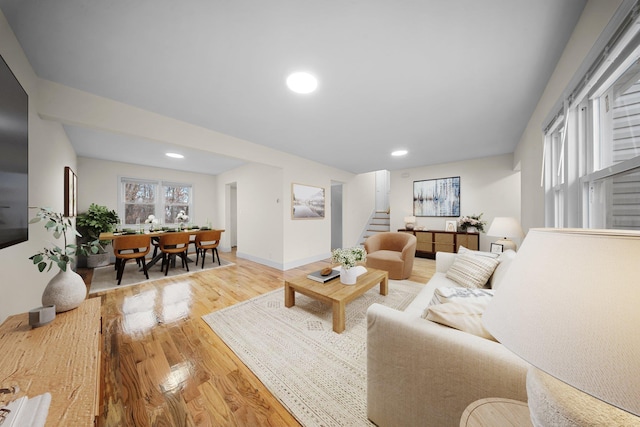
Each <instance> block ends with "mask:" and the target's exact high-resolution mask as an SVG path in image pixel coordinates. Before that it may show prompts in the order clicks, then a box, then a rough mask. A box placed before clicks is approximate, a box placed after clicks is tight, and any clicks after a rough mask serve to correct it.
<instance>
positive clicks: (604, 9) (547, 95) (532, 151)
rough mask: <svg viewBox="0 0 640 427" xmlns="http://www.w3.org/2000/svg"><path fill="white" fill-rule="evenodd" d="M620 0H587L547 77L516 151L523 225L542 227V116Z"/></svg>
mask: <svg viewBox="0 0 640 427" xmlns="http://www.w3.org/2000/svg"><path fill="white" fill-rule="evenodd" d="M621 3H622V0H608V1H598V0H590V1H589V2H588V3H587V5H586V6H585V8H584V10H583V12H582V16H581V17H580V20H579V21H578V24H577V25H576V28H575V29H574V31H573V34H572V35H571V38H570V39H569V42H568V43H567V46H566V47H565V50H564V52H563V54H562V57H561V58H560V61H558V65H557V66H556V69H555V71H554V72H553V74H552V75H551V78H550V79H549V83H548V84H547V87H546V88H545V90H544V92H543V94H542V96H541V97H540V101H539V102H538V105H537V106H536V109H535V111H534V113H533V115H532V116H531V119H530V120H529V123H528V125H527V128H526V129H525V131H524V133H523V134H522V138H521V139H520V142H519V144H518V147H517V148H516V151H515V160H516V162H519V163H520V165H521V170H522V191H521V192H522V226H523V228H524V230H525V233H526V231H527V230H528V229H529V228H532V227H544V225H545V223H544V190H543V188H542V187H541V186H540V174H541V168H542V147H543V138H544V135H543V132H542V126H543V121H544V119H545V117H546V116H547V115H548V114H549V113H551V109H552V108H553V106H554V104H555V103H556V101H557V100H558V99H559V97H560V95H561V94H562V92H563V91H564V89H565V88H566V87H567V85H568V84H569V81H570V80H571V78H572V77H573V75H574V74H575V73H576V71H577V70H578V68H579V67H580V65H581V64H582V62H583V61H584V59H585V57H586V56H587V54H588V53H589V50H590V49H591V48H592V46H593V45H594V43H595V42H596V40H597V39H598V36H599V35H600V34H601V33H602V31H603V30H604V28H605V26H606V25H607V23H608V22H609V20H610V19H611V17H612V16H613V14H614V13H615V11H616V9H618V7H619V6H620V4H621Z"/></svg>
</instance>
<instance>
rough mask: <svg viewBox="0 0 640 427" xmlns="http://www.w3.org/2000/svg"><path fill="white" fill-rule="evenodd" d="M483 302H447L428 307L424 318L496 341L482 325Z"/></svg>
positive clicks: (484, 305)
mask: <svg viewBox="0 0 640 427" xmlns="http://www.w3.org/2000/svg"><path fill="white" fill-rule="evenodd" d="M486 307H487V304H485V303H478V302H475V303H458V302H448V303H445V304H437V305H433V306H431V307H429V309H428V310H427V315H426V319H427V320H430V321H432V322H436V323H440V324H441V325H445V326H449V327H451V328H455V329H458V330H460V331H463V332H467V333H470V334H473V335H477V336H479V337H482V338H486V339H490V340H493V341H496V339H495V338H494V337H493V336H492V335H491V334H490V333H489V331H487V330H486V329H485V328H484V326H483V325H482V314H483V313H484V310H485V308H486Z"/></svg>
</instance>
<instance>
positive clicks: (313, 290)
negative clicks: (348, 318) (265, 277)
mask: <svg viewBox="0 0 640 427" xmlns="http://www.w3.org/2000/svg"><path fill="white" fill-rule="evenodd" d="M378 283H379V284H380V294H381V295H387V292H388V291H389V273H387V272H386V271H382V270H376V269H374V268H367V272H366V273H364V274H362V275H360V276H358V281H357V282H356V284H355V285H343V284H342V283H340V278H339V277H338V278H335V279H333V280H330V281H329V282H327V283H320V282H316V281H315V280H311V279H307V276H306V275H304V276H300V277H296V278H294V279H291V280H287V281H285V282H284V305H285V306H286V307H293V306H294V305H295V304H296V292H298V293H301V294H303V295H306V296H308V297H309V298H313V299H316V300H318V301H322V302H325V303H327V304H331V307H332V308H333V330H334V331H335V332H337V333H341V332H342V331H344V324H345V306H346V305H347V303H349V302H351V301H353V300H354V299H356V298H358V297H359V296H360V295H362V294H364V293H365V292H367V291H368V290H369V289H371V288H373V287H374V286H376V285H377V284H378Z"/></svg>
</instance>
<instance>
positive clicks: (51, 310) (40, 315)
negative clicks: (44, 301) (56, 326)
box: [29, 305, 56, 328]
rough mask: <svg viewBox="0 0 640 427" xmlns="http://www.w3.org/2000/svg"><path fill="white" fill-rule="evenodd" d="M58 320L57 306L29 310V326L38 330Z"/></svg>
mask: <svg viewBox="0 0 640 427" xmlns="http://www.w3.org/2000/svg"><path fill="white" fill-rule="evenodd" d="M55 318H56V306H55V305H49V306H45V307H38V308H34V309H33V310H29V326H31V327H32V328H38V327H40V326H44V325H46V324H48V323H50V322H51V321H52V320H53V319H55Z"/></svg>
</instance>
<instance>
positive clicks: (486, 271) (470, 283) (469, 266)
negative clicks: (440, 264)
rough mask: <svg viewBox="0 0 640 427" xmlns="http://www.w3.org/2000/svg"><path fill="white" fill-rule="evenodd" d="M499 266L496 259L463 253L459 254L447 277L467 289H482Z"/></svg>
mask: <svg viewBox="0 0 640 427" xmlns="http://www.w3.org/2000/svg"><path fill="white" fill-rule="evenodd" d="M498 264H499V261H498V260H497V259H496V258H491V257H487V256H481V255H475V254H473V253H469V252H467V253H462V254H458V256H457V257H456V259H455V261H454V262H453V265H452V266H451V267H450V268H449V270H448V271H447V274H446V276H447V278H448V279H451V280H453V281H454V282H456V283H458V284H459V285H460V286H464V287H465V288H481V287H483V286H484V285H485V284H486V283H487V281H488V280H489V278H490V277H491V275H492V274H493V271H494V270H495V269H496V267H497V266H498Z"/></svg>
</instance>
